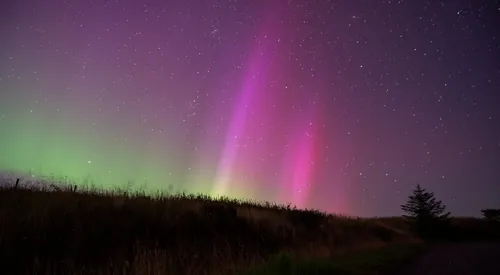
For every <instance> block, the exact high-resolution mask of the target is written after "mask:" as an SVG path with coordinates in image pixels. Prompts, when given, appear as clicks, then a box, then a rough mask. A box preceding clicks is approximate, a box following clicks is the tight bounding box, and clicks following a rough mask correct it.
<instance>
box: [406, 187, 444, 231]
mask: <svg viewBox="0 0 500 275" xmlns="http://www.w3.org/2000/svg"><path fill="white" fill-rule="evenodd" d="M401 209H402V210H403V211H404V212H405V213H406V215H403V216H404V217H405V218H406V219H407V220H408V221H410V222H411V223H412V225H413V226H414V227H415V229H416V231H417V233H418V234H419V235H420V236H421V237H432V236H437V235H439V234H440V233H443V232H442V230H443V229H444V226H443V225H445V224H446V222H448V220H449V216H450V212H446V211H445V210H446V206H445V205H444V204H443V202H442V201H440V200H437V199H436V198H435V197H434V193H433V192H429V191H427V190H426V189H424V188H422V187H421V186H420V184H418V185H417V187H416V188H415V190H413V193H412V195H410V196H409V197H408V201H407V202H406V203H405V204H403V205H401Z"/></svg>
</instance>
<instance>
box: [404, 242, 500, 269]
mask: <svg viewBox="0 0 500 275" xmlns="http://www.w3.org/2000/svg"><path fill="white" fill-rule="evenodd" d="M499 274H500V243H457V244H439V245H435V246H433V247H432V248H430V250H429V251H428V252H427V253H425V254H424V255H422V256H421V258H419V259H416V261H415V262H414V263H413V264H411V265H410V266H408V268H406V269H405V270H404V272H402V273H400V275H499Z"/></svg>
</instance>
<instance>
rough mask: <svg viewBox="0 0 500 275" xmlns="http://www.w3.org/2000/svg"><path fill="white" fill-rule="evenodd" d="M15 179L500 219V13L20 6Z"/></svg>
mask: <svg viewBox="0 0 500 275" xmlns="http://www.w3.org/2000/svg"><path fill="white" fill-rule="evenodd" d="M2 5H3V7H2V8H1V9H0V41H1V43H0V129H1V130H0V131H1V134H0V170H1V171H3V173H4V174H8V173H9V174H10V175H17V174H23V175H28V174H29V175H31V176H34V177H38V178H47V177H49V178H50V177H58V178H64V177H67V179H71V180H76V181H77V182H79V183H80V184H84V183H88V182H92V183H94V184H96V185H97V186H103V187H106V188H108V187H116V186H119V187H122V188H130V189H134V188H145V189H147V190H150V191H153V190H169V191H175V192H180V191H185V192H196V193H204V194H210V195H214V196H219V195H223V196H229V197H233V198H246V199H254V200H268V201H272V202H277V203H287V202H290V203H292V204H295V205H297V206H298V207H301V208H319V209H321V210H325V211H328V212H335V213H342V214H347V215H357V216H391V215H400V214H401V211H400V208H399V206H400V205H401V204H402V203H404V201H405V200H406V198H407V196H408V195H409V194H410V193H411V191H412V189H413V188H414V187H415V185H416V184H417V183H419V184H421V185H422V186H423V187H424V188H427V189H429V190H430V191H433V192H434V193H435V194H436V196H437V198H438V199H441V200H443V202H444V203H445V204H446V205H447V206H448V210H450V211H452V214H454V215H458V216H464V215H466V216H470V215H475V216H477V215H480V209H481V208H487V207H499V206H500V181H499V180H500V169H498V164H499V163H500V108H499V107H500V94H499V93H500V31H499V29H498V27H496V26H499V25H500V1H496V0H474V1H465V0H453V1H451V0H450V1H430V0H426V1H423V0H422V1H409V0H404V1H403V0H399V1H397V0H383V1H382V0H380V1H379V0H373V1H361V0H351V1H340V0H338V1H329V0H317V1H313V0H288V1H285V0H274V1H268V0H206V1H202V0H183V1H160V0H144V1H135V0H113V1H111V0H102V1H99V0H87V1H71V0H66V1H62V0H46V1H38V0H19V1H10V2H9V3H8V4H7V3H4V4H2Z"/></svg>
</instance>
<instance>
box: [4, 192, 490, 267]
mask: <svg viewBox="0 0 500 275" xmlns="http://www.w3.org/2000/svg"><path fill="white" fill-rule="evenodd" d="M3 185H4V184H0V186H3ZM455 223H457V226H458V227H460V228H462V231H463V232H462V231H460V236H466V237H467V238H473V237H477V236H487V237H491V236H496V235H494V234H496V233H495V231H494V230H492V229H491V226H490V225H489V224H487V223H485V222H483V221H480V220H478V219H463V220H456V221H455ZM483 224H484V226H483ZM462 225H464V226H462ZM478 230H480V232H479V231H478ZM490 231H491V232H490ZM478 232H479V233H478ZM485 232H486V233H485ZM487 234H490V235H487ZM497 235H498V234H497ZM414 243H419V240H418V238H416V237H415V236H414V235H413V234H412V233H411V231H410V230H409V227H408V225H407V224H406V223H405V222H404V220H402V219H401V218H373V219H360V218H352V217H342V216H335V215H327V214H325V213H322V212H319V211H314V210H298V209H294V208H292V207H290V206H279V205H273V204H270V203H254V202H244V201H235V200H229V199H219V200H214V199H211V198H210V197H206V196H201V195H200V196H195V195H172V196H161V195H158V196H146V195H145V194H141V193H135V194H128V193H125V192H122V191H98V190H95V189H94V190H78V191H76V190H75V189H74V188H68V189H65V188H62V189H58V190H50V191H48V190H43V189H42V188H36V187H32V188H29V189H27V188H14V187H2V188H0V259H2V262H3V265H2V273H1V274H44V275H48V274H179V275H181V274H197V275H203V274H245V272H252V273H249V274H331V273H329V271H332V272H333V271H338V270H343V271H346V270H351V271H353V270H354V271H353V272H354V273H338V274H370V273H355V272H357V271H359V270H362V267H363V266H364V267H367V266H368V267H373V268H370V270H374V269H378V268H379V267H384V266H386V265H388V263H391V265H392V261H394V260H398V259H399V258H400V256H404V255H409V254H407V253H406V252H408V251H416V250H414V249H407V247H409V246H407V245H408V244H414ZM401 245H402V246H401ZM388 246H390V247H393V248H391V249H392V250H391V249H389V248H385V247H388ZM410 246H411V247H414V246H413V245H410ZM394 247H397V248H398V249H396V250H394ZM379 248H382V250H380V249H379ZM374 249H375V251H377V252H376V253H375V252H373V251H374ZM384 249H385V250H384ZM387 249H389V250H387ZM359 251H367V252H363V253H371V254H359V253H360V252H359ZM368 251H372V252H368ZM390 251H393V252H390ZM394 251H399V252H394ZM354 252H357V253H356V254H357V255H359V257H353V256H352V255H353V254H352V253H354ZM374 253H375V254H374ZM391 253H392V254H391ZM346 255H351V256H346ZM363 255H364V256H363ZM376 255H380V256H376ZM355 258H356V259H357V260H354V259H355ZM363 259H365V260H366V259H369V261H365V262H363ZM276 266H279V267H280V268H284V270H280V271H276V270H275V269H276ZM353 266H358V267H353ZM311 268H312V269H311ZM315 268H316V269H318V268H319V269H318V270H319V271H318V270H316V271H311V270H315ZM249 270H250V271H249ZM304 270H305V271H304ZM255 272H257V273H255ZM304 272H306V273H304ZM310 272H313V273H310ZM314 272H315V273H314ZM321 272H323V273H321ZM346 272H347V271H346ZM360 272H361V271H360ZM334 274H337V273H334Z"/></svg>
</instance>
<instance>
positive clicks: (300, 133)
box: [282, 115, 318, 208]
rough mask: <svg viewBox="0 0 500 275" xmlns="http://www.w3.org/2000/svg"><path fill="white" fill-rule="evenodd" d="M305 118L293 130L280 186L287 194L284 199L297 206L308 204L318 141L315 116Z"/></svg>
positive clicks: (301, 206) (302, 206)
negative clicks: (293, 133)
mask: <svg viewBox="0 0 500 275" xmlns="http://www.w3.org/2000/svg"><path fill="white" fill-rule="evenodd" d="M307 118H308V119H307V120H304V121H303V123H302V124H301V125H299V126H298V128H297V129H296V131H295V135H294V136H293V139H292V142H291V143H290V146H289V147H288V150H289V151H288V153H287V154H286V156H288V161H286V162H285V165H284V167H283V168H284V171H283V177H284V178H283V180H282V182H283V183H284V185H283V186H282V188H283V192H284V193H285V194H288V195H285V196H286V198H284V200H285V201H287V202H290V203H292V204H293V205H295V206H297V207H298V208H305V207H306V206H307V205H308V201H307V200H308V198H309V193H310V192H311V186H312V176H313V172H314V168H315V163H314V160H315V159H316V144H317V143H318V140H317V136H316V135H317V132H318V131H317V122H316V121H314V118H315V116H313V115H311V116H308V117H307Z"/></svg>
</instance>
